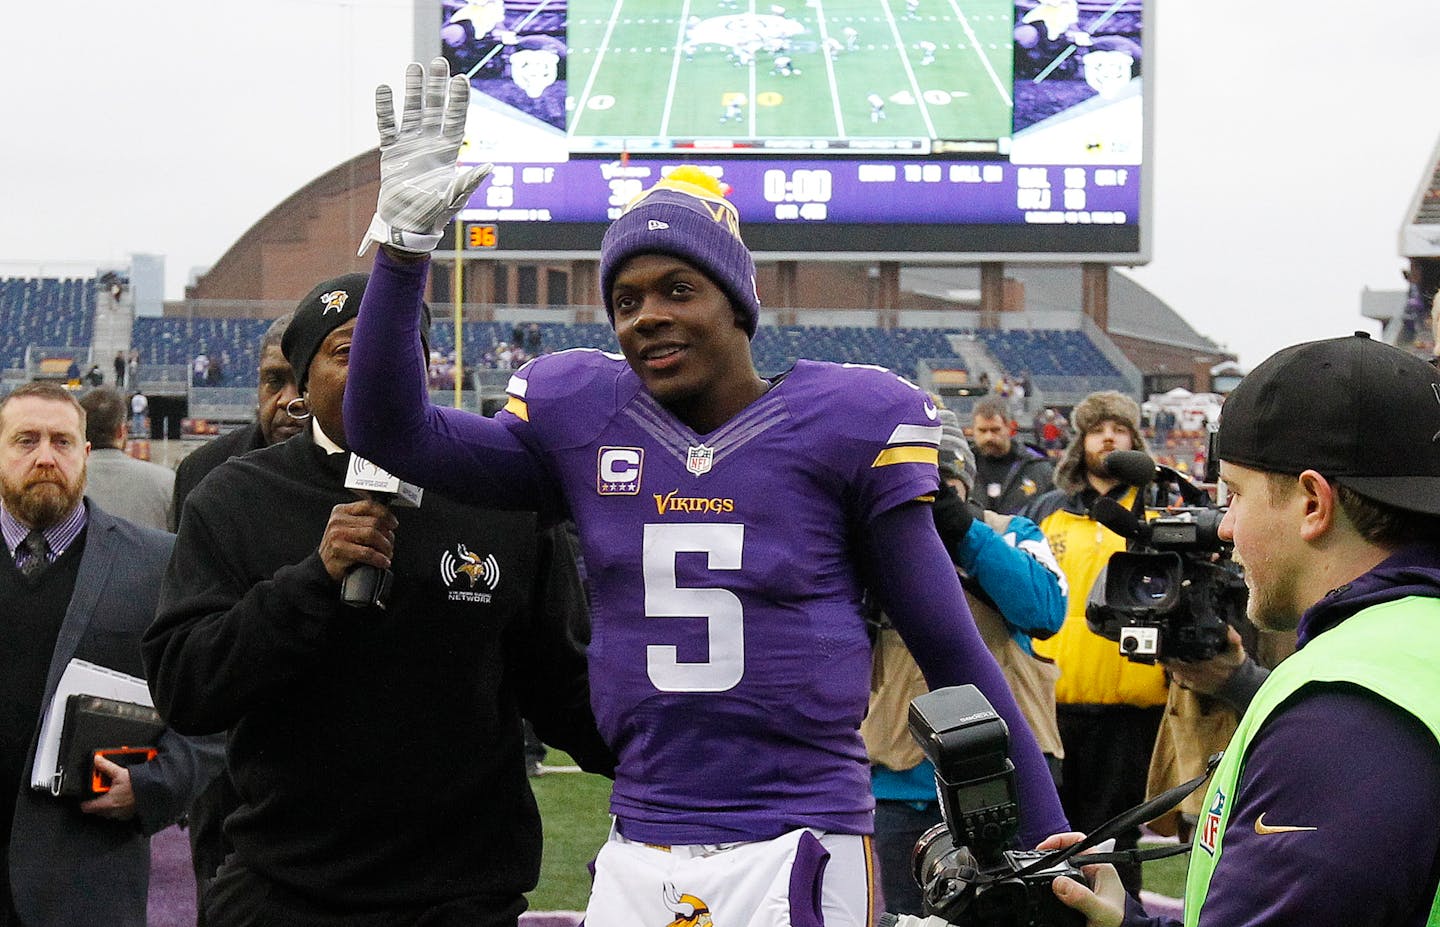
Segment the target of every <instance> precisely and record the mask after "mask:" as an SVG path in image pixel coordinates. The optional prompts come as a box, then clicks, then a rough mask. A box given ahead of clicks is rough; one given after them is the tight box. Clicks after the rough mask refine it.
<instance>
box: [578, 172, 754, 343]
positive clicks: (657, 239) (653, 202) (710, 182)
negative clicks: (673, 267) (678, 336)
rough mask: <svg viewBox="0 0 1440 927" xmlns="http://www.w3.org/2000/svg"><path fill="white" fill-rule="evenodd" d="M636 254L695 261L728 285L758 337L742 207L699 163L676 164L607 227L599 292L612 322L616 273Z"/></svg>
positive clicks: (750, 330)
mask: <svg viewBox="0 0 1440 927" xmlns="http://www.w3.org/2000/svg"><path fill="white" fill-rule="evenodd" d="M637 254H668V255H670V256H672V257H677V258H679V259H680V260H682V261H685V262H687V263H689V264H692V265H694V266H695V268H696V269H697V270H699V271H700V272H701V273H703V274H705V276H707V277H709V278H710V279H711V280H713V281H715V284H716V285H717V286H719V287H720V289H722V290H724V291H725V295H726V296H728V297H729V298H730V305H731V306H733V307H734V308H735V310H736V311H737V312H738V313H740V316H741V318H742V320H743V322H744V328H745V333H746V334H747V335H749V336H750V337H752V338H753V337H755V327H756V326H757V325H758V324H759V323H760V296H759V294H758V293H757V292H756V290H755V259H754V258H753V257H752V256H751V255H750V249H749V248H747V247H745V242H743V241H742V240H741V239H740V213H739V211H738V210H737V209H736V208H735V205H734V204H733V203H731V202H730V201H729V200H727V199H725V195H724V191H723V189H722V188H721V186H720V182H719V181H718V180H716V179H715V178H714V177H711V176H710V175H709V174H707V173H705V171H703V170H701V169H700V168H698V167H693V166H690V165H684V166H681V167H677V168H675V169H674V170H673V171H671V172H670V173H669V174H668V175H666V176H665V177H664V178H663V179H662V180H660V181H659V182H658V183H656V184H655V185H654V186H652V187H650V188H649V189H647V190H645V191H644V192H642V193H641V194H640V195H639V196H637V197H635V199H633V200H631V201H630V203H629V204H628V205H627V206H626V207H625V211H624V212H623V213H621V214H620V218H618V219H616V220H615V221H614V222H613V223H611V225H610V228H608V229H606V231H605V238H604V239H603V240H602V241H601V242H600V293H601V298H602V299H604V301H605V314H606V315H608V316H609V317H610V324H611V325H614V324H615V306H614V305H613V304H612V302H611V295H610V293H611V290H612V289H613V287H614V286H615V277H616V275H617V274H618V273H619V270H620V267H621V265H623V264H624V263H625V262H626V261H627V260H629V259H630V258H632V257H634V256H635V255H637Z"/></svg>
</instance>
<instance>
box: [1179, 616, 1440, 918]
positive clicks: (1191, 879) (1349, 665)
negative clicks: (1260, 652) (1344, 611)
mask: <svg viewBox="0 0 1440 927" xmlns="http://www.w3.org/2000/svg"><path fill="white" fill-rule="evenodd" d="M1436 627H1440V599H1433V598H1425V597H1420V596H1410V597H1408V598H1404V599H1397V600H1395V601H1393V602H1386V603H1384V604H1382V605H1375V606H1372V607H1370V608H1367V609H1364V610H1362V611H1359V612H1356V613H1355V614H1354V615H1353V616H1351V617H1350V618H1348V619H1346V620H1345V621H1344V622H1342V623H1341V624H1339V625H1337V626H1336V627H1334V628H1332V629H1330V630H1329V631H1326V632H1325V633H1323V634H1320V635H1319V636H1317V637H1315V638H1314V639H1313V640H1311V641H1310V642H1309V643H1307V644H1306V645H1305V647H1304V649H1302V650H1298V651H1296V652H1295V653H1294V654H1292V655H1291V656H1290V657H1288V658H1287V659H1285V660H1284V661H1283V662H1282V663H1281V664H1280V665H1279V666H1278V667H1277V668H1276V669H1275V671H1274V672H1272V673H1271V674H1270V678H1269V679H1267V680H1265V684H1264V685H1262V686H1261V687H1260V691H1259V692H1257V693H1256V694H1255V698H1254V700H1253V701H1252V702H1251V703H1250V707H1249V708H1248V709H1247V710H1246V712H1245V715H1244V717H1242V718H1241V719H1240V726H1239V728H1237V729H1236V731H1235V736H1234V737H1232V738H1231V739H1230V745H1229V746H1228V747H1226V748H1225V757H1224V759H1222V760H1221V761H1220V766H1219V768H1218V769H1216V770H1215V778H1214V779H1213V780H1211V782H1210V788H1209V789H1208V790H1207V791H1206V793H1205V801H1204V803H1203V804H1202V805H1201V806H1200V807H1201V808H1202V809H1204V810H1202V812H1201V815H1200V822H1199V826H1197V827H1196V829H1195V845H1194V847H1193V849H1192V850H1191V853H1190V869H1189V873H1188V875H1187V877H1186V880H1185V927H1197V925H1198V924H1199V923H1200V911H1201V909H1202V908H1203V907H1204V905H1205V898H1206V895H1207V894H1208V893H1209V890H1210V877H1211V875H1212V874H1213V873H1214V872H1215V867H1216V866H1217V865H1219V862H1220V854H1221V852H1222V851H1223V850H1224V849H1225V824H1226V822H1227V821H1228V820H1229V818H1230V809H1231V808H1232V807H1233V805H1234V802H1235V789H1236V786H1237V784H1238V783H1239V781H1240V774H1241V772H1242V771H1243V770H1244V768H1245V756H1246V752H1247V750H1248V749H1249V745H1250V740H1251V738H1253V737H1254V736H1255V734H1256V732H1258V731H1259V730H1260V728H1261V726H1262V725H1263V724H1264V723H1265V719H1266V718H1268V717H1269V716H1270V713H1271V712H1273V711H1274V710H1275V709H1276V708H1277V707H1279V706H1280V704H1281V703H1283V702H1284V701H1285V699H1287V698H1288V697H1290V695H1291V694H1292V693H1294V692H1295V691H1296V690H1298V689H1300V688H1301V687H1303V686H1305V685H1307V684H1309V683H1312V682H1350V683H1354V684H1356V685H1358V686H1361V687H1363V688H1365V689H1368V690H1370V691H1371V692H1374V693H1375V694H1377V695H1379V696H1380V697H1382V698H1384V699H1385V700H1387V701H1389V702H1392V703H1393V704H1395V705H1398V706H1399V707H1400V708H1403V709H1404V710H1405V711H1407V712H1409V713H1410V714H1412V715H1414V716H1415V717H1416V718H1418V719H1419V720H1420V721H1421V722H1422V723H1424V724H1425V726H1426V727H1428V728H1429V729H1430V731H1431V733H1432V734H1434V735H1435V737H1436V738H1437V739H1440V634H1436V633H1435V629H1436ZM1426 923H1427V924H1428V925H1430V927H1440V891H1437V893H1436V897H1435V901H1434V902H1433V903H1432V904H1431V906H1430V917H1429V920H1427V921H1426Z"/></svg>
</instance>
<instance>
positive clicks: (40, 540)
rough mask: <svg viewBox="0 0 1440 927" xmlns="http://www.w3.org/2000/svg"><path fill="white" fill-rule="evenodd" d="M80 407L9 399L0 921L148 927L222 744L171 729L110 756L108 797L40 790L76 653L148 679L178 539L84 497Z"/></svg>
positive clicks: (3, 474) (30, 392)
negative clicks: (40, 740) (155, 858)
mask: <svg viewBox="0 0 1440 927" xmlns="http://www.w3.org/2000/svg"><path fill="white" fill-rule="evenodd" d="M86 454H87V447H86V444H85V411H84V409H82V408H81V407H80V405H79V403H77V402H76V401H75V399H74V397H73V396H71V394H70V393H69V392H67V391H66V390H65V389H63V388H62V387H60V386H58V385H56V384H54V383H47V382H43V381H42V382H37V383H27V384H25V385H23V386H21V387H19V388H17V389H16V390H15V391H14V392H12V393H11V394H10V395H9V396H7V397H5V398H4V399H3V400H0V503H3V506H0V533H3V536H4V539H5V544H6V554H7V555H8V556H7V557H5V558H4V559H5V562H4V564H0V612H3V614H4V616H5V620H4V626H3V627H4V630H3V631H0V641H3V643H0V691H3V695H0V704H3V705H4V710H3V711H0V923H3V924H5V925H7V927H20V925H22V924H43V925H46V927H94V925H98V924H104V925H114V927H145V924H146V887H147V883H148V875H149V872H150V841H149V837H150V835H152V834H154V833H156V832H158V831H159V830H161V829H162V828H164V827H167V826H169V825H170V824H172V823H174V822H175V821H176V820H177V819H178V818H179V817H180V816H181V815H183V814H184V813H185V808H186V807H187V806H188V805H189V803H190V799H191V797H192V796H193V795H194V793H195V791H196V790H197V789H198V783H200V782H203V781H205V779H207V778H208V777H209V775H210V774H211V773H213V771H214V769H215V768H216V767H217V766H218V764H219V761H220V757H219V751H218V749H216V746H217V745H214V744H208V745H202V744H199V743H196V742H193V741H190V740H188V739H187V738H183V737H180V736H179V735H177V734H176V733H175V732H174V731H171V730H166V731H165V732H164V733H162V734H161V735H160V738H159V742H158V746H159V755H158V756H157V757H156V758H155V759H154V760H152V761H150V762H148V763H142V764H140V765H138V766H130V767H124V766H118V765H115V764H113V763H111V762H109V761H108V760H107V759H105V758H103V757H102V758H99V759H96V760H95V761H94V767H95V769H96V770H97V771H98V772H100V773H102V774H103V775H105V776H106V777H108V778H109V779H110V783H111V784H110V790H109V791H108V792H106V793H104V794H102V795H100V796H98V797H94V798H88V799H85V800H82V801H76V800H74V799H70V798H56V797H54V796H52V795H51V794H50V793H49V792H48V791H36V790H35V789H32V788H30V775H31V764H32V762H33V760H34V753H35V750H36V743H35V738H36V728H37V727H38V725H39V719H40V717H41V715H42V713H43V712H44V711H45V709H46V707H47V706H48V705H49V704H50V701H51V700H52V699H53V698H54V696H55V691H56V687H57V685H58V683H59V679H60V675H61V673H62V672H63V670H64V668H65V667H66V666H67V665H68V664H69V663H70V660H71V659H72V658H74V659H80V660H85V661H88V662H90V663H95V664H98V665H100V666H103V667H107V668H109V669H112V670H117V671H119V672H122V673H127V674H129V675H132V676H143V675H144V670H143V668H142V667H141V665H140V635H141V633H142V632H143V631H144V629H145V627H146V625H148V624H149V623H150V620H151V619H152V618H153V617H154V614H155V602H156V598H157V594H158V590H159V587H160V577H161V575H162V574H163V572H164V570H165V563H166V561H167V560H168V559H169V556H170V548H171V544H172V539H171V538H170V537H169V536H168V535H166V534H165V533H163V532H160V531H152V530H150V529H147V528H142V527H140V526H138V525H134V524H131V523H130V522H127V521H124V520H123V519H119V518H116V517H114V516H113V515H111V514H109V513H108V512H106V511H105V510H104V509H103V508H102V507H101V506H99V505H97V504H96V503H95V501H94V500H93V499H91V500H90V501H88V502H87V501H86V500H85V499H84V494H85V478H86Z"/></svg>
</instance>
